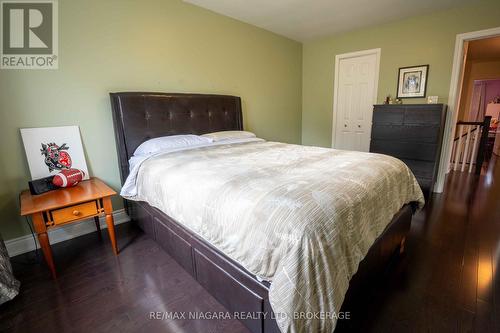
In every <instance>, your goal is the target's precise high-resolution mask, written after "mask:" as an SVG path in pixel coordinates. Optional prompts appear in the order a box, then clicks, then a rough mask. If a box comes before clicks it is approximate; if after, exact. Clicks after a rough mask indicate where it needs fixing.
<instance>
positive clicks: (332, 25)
mask: <svg viewBox="0 0 500 333" xmlns="http://www.w3.org/2000/svg"><path fill="white" fill-rule="evenodd" d="M184 1H185V2H188V3H191V4H194V5H197V6H200V7H203V8H206V9H209V10H211V11H214V12H216V13H219V14H223V15H226V16H229V17H232V18H235V19H237V20H240V21H243V22H246V23H249V24H252V25H255V26H257V27H261V28H264V29H266V30H269V31H272V32H275V33H277V34H280V35H283V36H286V37H289V38H292V39H295V40H298V41H305V40H308V39H312V38H316V37H322V36H327V35H331V34H334V33H338V32H343V31H348V30H353V29H358V28H362V27H367V26H371V25H376V24H380V23H385V22H390V21H395V20H399V19H402V18H406V17H410V16H416V15H421V14H426V13H431V12H433V11H436V10H440V9H446V8H450V7H454V6H457V5H461V4H463V3H467V2H469V3H473V2H474V0H184Z"/></svg>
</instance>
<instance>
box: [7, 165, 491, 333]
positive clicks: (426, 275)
mask: <svg viewBox="0 0 500 333" xmlns="http://www.w3.org/2000/svg"><path fill="white" fill-rule="evenodd" d="M494 162H495V161H492V163H490V168H489V170H488V171H487V172H486V173H485V174H483V175H482V176H481V177H480V178H479V179H478V178H477V177H475V176H473V175H468V174H462V173H451V174H450V175H449V177H448V178H447V183H446V189H445V192H444V193H443V194H442V195H434V196H433V197H432V198H431V200H430V201H429V202H428V204H427V206H426V208H425V210H424V211H421V212H419V213H418V214H417V215H416V216H415V217H414V219H413V223H412V229H411V233H410V236H409V238H408V241H407V245H406V254H405V255H404V256H403V257H401V258H399V260H398V261H395V262H394V263H393V265H391V267H390V268H389V269H388V271H387V273H386V274H385V275H384V277H383V278H381V279H380V280H377V281H375V280H374V281H371V283H370V289H368V290H367V291H366V292H365V293H364V294H363V296H361V297H358V299H355V300H353V302H350V304H353V307H351V308H349V309H348V310H349V311H351V313H350V317H351V319H350V320H341V321H339V324H338V327H337V329H336V332H500V272H499V270H500V267H498V263H499V259H500V207H499V205H500V165H499V164H500V163H498V162H497V163H494ZM117 236H118V237H119V238H118V244H119V247H120V249H121V252H120V256H119V257H118V258H115V257H114V255H113V253H112V251H111V247H110V245H109V240H108V239H107V235H106V231H104V232H103V233H102V236H101V237H102V238H100V237H99V236H98V235H97V234H96V233H94V234H89V235H85V236H82V237H79V238H77V239H73V240H71V241H68V242H63V243H59V244H56V245H54V246H53V250H54V256H55V260H56V264H57V268H58V273H59V279H58V280H57V281H53V280H52V279H51V278H50V274H49V271H48V269H47V268H46V266H45V264H44V263H43V260H41V259H40V258H36V257H35V255H34V253H29V254H25V255H21V256H18V257H15V258H13V259H12V261H13V266H14V270H15V274H16V276H17V277H18V278H19V279H20V280H21V283H22V289H21V293H20V295H19V296H18V297H17V298H15V299H14V300H13V301H10V302H7V303H6V304H3V305H2V306H0V331H1V332H65V331H72V332H89V331H98V332H100V331H107V332H117V331H119V332H136V331H142V332H158V331H164V332H189V333H191V332H231V333H233V332H234V333H236V332H247V330H246V329H245V328H244V327H243V325H242V324H240V323H239V322H238V321H237V320H232V319H227V320H203V319H200V320H189V319H184V320H183V319H176V320H151V319H150V312H155V311H169V312H170V311H171V312H173V311H180V312H183V311H184V312H189V311H196V312H219V311H225V310H224V308H223V307H222V306H221V305H220V304H219V303H217V301H216V300H215V299H214V298H212V297H211V296H210V295H209V294H208V293H207V292H206V291H205V290H204V289H203V288H202V287H200V286H199V285H198V284H197V283H196V282H195V281H194V280H193V279H192V278H191V277H190V275H188V274H187V273H185V272H184V271H183V270H182V268H181V267H180V266H179V265H177V263H176V262H175V261H174V260H173V259H172V258H170V257H169V256H168V255H167V254H166V253H165V252H163V251H162V250H161V249H160V248H159V247H158V246H157V245H156V244H155V243H154V242H153V241H151V240H150V239H148V238H147V237H146V236H145V235H144V234H142V232H141V231H139V230H138V229H137V228H136V227H135V226H134V225H133V224H132V223H127V224H123V225H120V226H118V227H117ZM344 310H347V309H344Z"/></svg>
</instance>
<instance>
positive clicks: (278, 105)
mask: <svg viewBox="0 0 500 333" xmlns="http://www.w3.org/2000/svg"><path fill="white" fill-rule="evenodd" d="M59 58H60V62H59V70H54V71H48V70H37V71H35V70H26V71H22V70H1V71H0V116H1V119H2V121H1V124H0V130H1V131H0V142H1V145H0V156H1V157H0V184H1V185H0V233H1V234H2V235H3V237H4V239H11V238H14V237H19V236H21V235H23V234H26V233H28V228H27V227H26V225H25V224H24V223H23V221H22V220H21V219H20V218H19V217H18V212H19V205H18V202H17V200H18V199H17V198H18V197H17V196H18V193H19V191H20V190H21V189H23V188H26V187H27V181H28V179H29V171H28V168H27V162H26V158H25V155H24V148H23V146H22V142H21V138H20V134H19V128H22V127H43V126H60V125H79V126H80V131H81V135H82V139H83V144H84V146H85V151H86V156H87V163H88V165H89V168H90V172H91V175H94V176H98V177H101V178H102V179H104V180H105V181H107V182H108V183H109V184H110V185H112V186H113V187H114V188H115V189H118V188H119V186H120V181H119V171H118V162H117V156H116V150H115V140H114V134H113V126H112V122H111V111H110V103H109V97H108V93H109V92H113V91H124V90H141V91H165V92H201V93H203V92H205V93H221V94H234V95H238V96H241V97H242V101H243V111H244V120H245V127H246V129H248V130H251V131H255V132H256V133H257V134H258V135H259V136H261V137H263V138H267V139H271V140H279V141H285V142H292V143H299V142H300V138H301V98H302V97H301V89H302V87H301V76H302V71H301V66H302V46H301V44H300V43H297V42H295V41H292V40H289V39H286V38H284V37H280V36H278V35H275V34H273V33H270V32H267V31H265V30H262V29H259V28H256V27H253V26H251V25H248V24H244V23H241V22H239V21H236V20H233V19H230V18H227V17H224V16H221V15H218V14H215V13H213V12H210V11H207V10H204V9H201V8H198V7H195V6H192V5H189V4H185V3H183V2H181V1H174V0H158V1H154V0H148V1H135V0H106V1H98V0H85V1H74V0H59ZM119 208H121V201H120V200H115V209H119Z"/></svg>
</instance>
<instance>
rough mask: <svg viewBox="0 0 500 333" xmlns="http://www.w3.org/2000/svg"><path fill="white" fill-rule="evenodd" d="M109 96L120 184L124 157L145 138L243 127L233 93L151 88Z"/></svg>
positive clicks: (126, 170) (125, 165) (238, 102)
mask: <svg viewBox="0 0 500 333" xmlns="http://www.w3.org/2000/svg"><path fill="white" fill-rule="evenodd" d="M110 96H111V108H112V111H113V124H114V128H115V138H116V146H117V150H118V159H119V162H120V175H121V180H122V184H123V183H124V182H125V179H126V178H127V176H128V174H129V164H128V160H129V159H130V157H131V156H132V154H133V153H134V151H135V149H136V148H137V147H138V146H139V145H140V144H141V143H143V142H144V141H146V140H149V139H152V138H156V137H160V136H167V135H175V134H205V133H210V132H217V131H230V130H242V129H243V120H242V115H241V100H240V98H239V97H236V96H225V95H202V94H174V93H153V92H119V93H111V94H110Z"/></svg>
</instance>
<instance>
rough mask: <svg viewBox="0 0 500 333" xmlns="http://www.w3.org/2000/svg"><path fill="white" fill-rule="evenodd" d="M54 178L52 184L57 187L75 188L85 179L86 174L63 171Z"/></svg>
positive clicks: (74, 170)
mask: <svg viewBox="0 0 500 333" xmlns="http://www.w3.org/2000/svg"><path fill="white" fill-rule="evenodd" d="M53 178H54V179H53V180H52V184H54V185H55V186H57V187H73V186H75V185H76V184H78V183H79V182H81V181H82V180H83V178H85V172H83V171H82V170H78V169H69V170H62V171H61V172H59V173H58V174H57V175H55V176H54V177H53Z"/></svg>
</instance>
